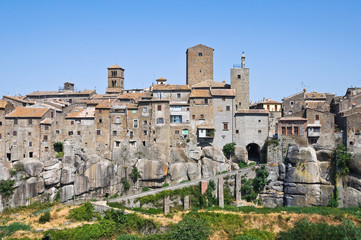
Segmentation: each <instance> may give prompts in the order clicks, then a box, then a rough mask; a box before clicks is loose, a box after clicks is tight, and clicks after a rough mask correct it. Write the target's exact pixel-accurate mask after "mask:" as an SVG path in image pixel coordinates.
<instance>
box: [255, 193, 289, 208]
mask: <svg viewBox="0 0 361 240" xmlns="http://www.w3.org/2000/svg"><path fill="white" fill-rule="evenodd" d="M259 198H260V200H261V203H262V206H263V207H269V208H275V207H282V206H283V198H284V195H283V193H279V192H275V193H267V194H260V195H259Z"/></svg>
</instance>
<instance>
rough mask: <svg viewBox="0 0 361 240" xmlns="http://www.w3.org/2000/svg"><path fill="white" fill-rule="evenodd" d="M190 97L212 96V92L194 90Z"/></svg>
mask: <svg viewBox="0 0 361 240" xmlns="http://www.w3.org/2000/svg"><path fill="white" fill-rule="evenodd" d="M189 97H190V98H206V97H208V98H210V97H211V94H210V93H209V90H194V89H193V90H192V93H191V95H190V96H189Z"/></svg>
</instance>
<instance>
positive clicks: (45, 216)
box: [39, 211, 51, 224]
mask: <svg viewBox="0 0 361 240" xmlns="http://www.w3.org/2000/svg"><path fill="white" fill-rule="evenodd" d="M50 217H51V216H50V211H47V212H45V213H43V214H42V215H41V216H40V218H39V223H41V224H44V223H47V222H50Z"/></svg>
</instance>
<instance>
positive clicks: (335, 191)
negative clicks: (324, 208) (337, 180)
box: [328, 186, 339, 208]
mask: <svg viewBox="0 0 361 240" xmlns="http://www.w3.org/2000/svg"><path fill="white" fill-rule="evenodd" d="M338 198H339V194H338V189H337V186H335V188H334V189H333V193H332V196H331V199H330V202H329V203H328V206H329V207H334V208H337V207H338Z"/></svg>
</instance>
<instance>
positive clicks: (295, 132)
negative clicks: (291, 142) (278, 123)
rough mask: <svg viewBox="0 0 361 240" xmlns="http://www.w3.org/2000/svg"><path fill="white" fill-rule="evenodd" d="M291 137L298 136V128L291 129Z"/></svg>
mask: <svg viewBox="0 0 361 240" xmlns="http://www.w3.org/2000/svg"><path fill="white" fill-rule="evenodd" d="M293 135H299V134H298V126H294V127H293Z"/></svg>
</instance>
